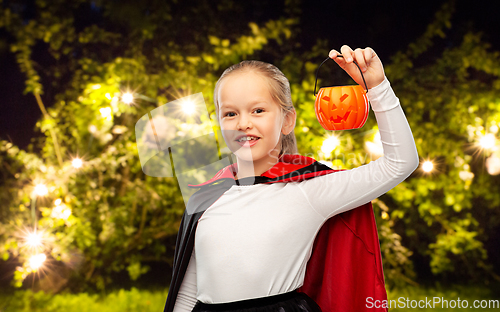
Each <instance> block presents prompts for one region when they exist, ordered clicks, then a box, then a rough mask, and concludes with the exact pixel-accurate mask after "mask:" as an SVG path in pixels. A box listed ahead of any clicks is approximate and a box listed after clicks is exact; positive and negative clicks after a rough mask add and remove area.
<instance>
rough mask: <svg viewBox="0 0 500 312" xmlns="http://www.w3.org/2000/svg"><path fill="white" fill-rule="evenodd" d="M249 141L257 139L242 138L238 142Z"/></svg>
mask: <svg viewBox="0 0 500 312" xmlns="http://www.w3.org/2000/svg"><path fill="white" fill-rule="evenodd" d="M250 140H257V138H256V137H242V138H241V139H239V140H238V141H240V142H242V141H250Z"/></svg>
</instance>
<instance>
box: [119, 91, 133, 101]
mask: <svg viewBox="0 0 500 312" xmlns="http://www.w3.org/2000/svg"><path fill="white" fill-rule="evenodd" d="M122 102H123V103H125V104H132V102H134V95H133V94H132V93H130V92H125V93H123V95H122Z"/></svg>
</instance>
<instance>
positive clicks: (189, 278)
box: [174, 249, 197, 312]
mask: <svg viewBox="0 0 500 312" xmlns="http://www.w3.org/2000/svg"><path fill="white" fill-rule="evenodd" d="M196 292H197V287H196V257H195V253H194V249H193V253H192V254H191V259H190V260H189V264H188V267H187V269H186V274H185V275H184V279H183V280H182V284H181V287H180V289H179V293H178V294H177V300H175V306H174V312H190V311H191V310H193V307H194V305H195V304H196Z"/></svg>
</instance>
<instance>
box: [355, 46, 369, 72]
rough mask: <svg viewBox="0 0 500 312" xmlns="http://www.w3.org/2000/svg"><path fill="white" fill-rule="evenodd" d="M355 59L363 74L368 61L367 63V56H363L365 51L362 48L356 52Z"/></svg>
mask: <svg viewBox="0 0 500 312" xmlns="http://www.w3.org/2000/svg"><path fill="white" fill-rule="evenodd" d="M354 59H355V60H356V62H357V63H358V66H359V68H361V71H362V72H365V71H366V61H365V55H364V54H363V50H361V49H360V48H358V49H356V50H354Z"/></svg>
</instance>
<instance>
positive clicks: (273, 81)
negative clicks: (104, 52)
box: [214, 60, 298, 158]
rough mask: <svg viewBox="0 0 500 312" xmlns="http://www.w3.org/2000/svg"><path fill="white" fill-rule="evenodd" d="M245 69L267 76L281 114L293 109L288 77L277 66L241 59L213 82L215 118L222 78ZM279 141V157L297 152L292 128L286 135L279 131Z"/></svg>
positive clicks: (217, 113)
mask: <svg viewBox="0 0 500 312" xmlns="http://www.w3.org/2000/svg"><path fill="white" fill-rule="evenodd" d="M246 71H253V72H255V73H258V74H261V75H262V76H264V77H266V78H267V79H266V80H267V81H268V83H269V91H270V93H271V96H272V98H273V100H274V101H275V102H276V103H277V104H278V105H279V106H280V108H281V112H282V114H283V116H286V114H288V113H290V112H292V111H294V110H295V108H294V107H293V103H292V94H291V91H290V83H289V82H288V79H287V78H286V77H285V75H284V74H283V73H282V72H281V70H279V69H278V67H276V66H274V65H273V64H269V63H265V62H261V61H254V60H251V61H242V62H240V63H238V64H234V65H232V66H230V67H229V68H227V69H226V70H225V71H224V72H223V73H222V75H221V76H220V78H219V80H218V81H217V83H216V84H215V89H214V103H215V114H216V115H217V120H219V121H220V119H219V107H220V106H219V99H218V93H219V88H220V85H221V82H222V80H223V79H224V78H226V77H227V76H229V75H230V74H233V73H241V72H246ZM219 123H220V122H219ZM279 143H280V154H279V157H280V158H281V156H282V155H285V154H298V150H297V139H296V138H295V132H294V131H293V130H292V131H290V133H289V134H287V135H283V133H282V132H280V141H279Z"/></svg>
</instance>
